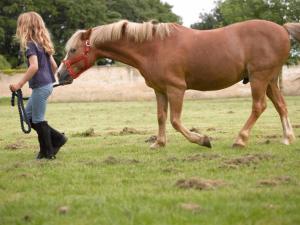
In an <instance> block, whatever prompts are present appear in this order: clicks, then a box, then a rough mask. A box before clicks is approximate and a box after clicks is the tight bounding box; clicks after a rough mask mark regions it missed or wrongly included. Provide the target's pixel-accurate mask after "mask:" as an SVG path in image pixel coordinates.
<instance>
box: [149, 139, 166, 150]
mask: <svg viewBox="0 0 300 225" xmlns="http://www.w3.org/2000/svg"><path fill="white" fill-rule="evenodd" d="M165 146H166V144H164V143H159V142H157V141H156V142H154V143H153V144H152V145H150V149H152V150H155V149H158V148H163V147H165Z"/></svg>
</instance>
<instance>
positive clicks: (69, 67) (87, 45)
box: [62, 40, 91, 79]
mask: <svg viewBox="0 0 300 225" xmlns="http://www.w3.org/2000/svg"><path fill="white" fill-rule="evenodd" d="M90 50H91V44H90V41H89V40H86V42H85V45H84V52H83V54H81V55H79V56H77V57H75V58H73V59H67V60H63V61H62V63H63V64H64V65H65V66H66V67H67V70H68V72H69V74H70V76H71V77H72V78H73V79H76V78H77V77H79V75H80V74H81V73H82V72H83V71H85V70H87V69H88V68H90V63H89V60H88V53H89V52H90ZM80 61H83V62H84V67H83V68H82V69H81V70H79V71H77V72H75V71H74V70H73V68H72V65H73V64H75V63H78V62H80Z"/></svg>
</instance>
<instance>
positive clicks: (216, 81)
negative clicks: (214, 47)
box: [186, 72, 243, 91]
mask: <svg viewBox="0 0 300 225" xmlns="http://www.w3.org/2000/svg"><path fill="white" fill-rule="evenodd" d="M242 79H243V73H242V72H241V73H238V74H236V73H234V74H207V75H206V74H193V75H190V76H188V77H187V78H186V84H187V89H193V90H199V91H214V90H220V89H224V88H227V87H230V86H232V85H234V84H236V83H237V82H239V81H241V80H242Z"/></svg>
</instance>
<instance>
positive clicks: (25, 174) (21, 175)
mask: <svg viewBox="0 0 300 225" xmlns="http://www.w3.org/2000/svg"><path fill="white" fill-rule="evenodd" d="M18 177H23V178H33V177H34V175H33V174H31V173H21V174H19V175H18Z"/></svg>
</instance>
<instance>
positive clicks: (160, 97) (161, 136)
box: [150, 91, 168, 149]
mask: <svg viewBox="0 0 300 225" xmlns="http://www.w3.org/2000/svg"><path fill="white" fill-rule="evenodd" d="M155 95H156V102H157V121H158V136H157V139H156V141H155V142H154V143H153V144H152V145H151V146H150V148H153V149H154V148H159V147H164V146H165V145H166V120H167V113H168V98H167V95H166V94H164V93H161V92H158V91H155Z"/></svg>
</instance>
